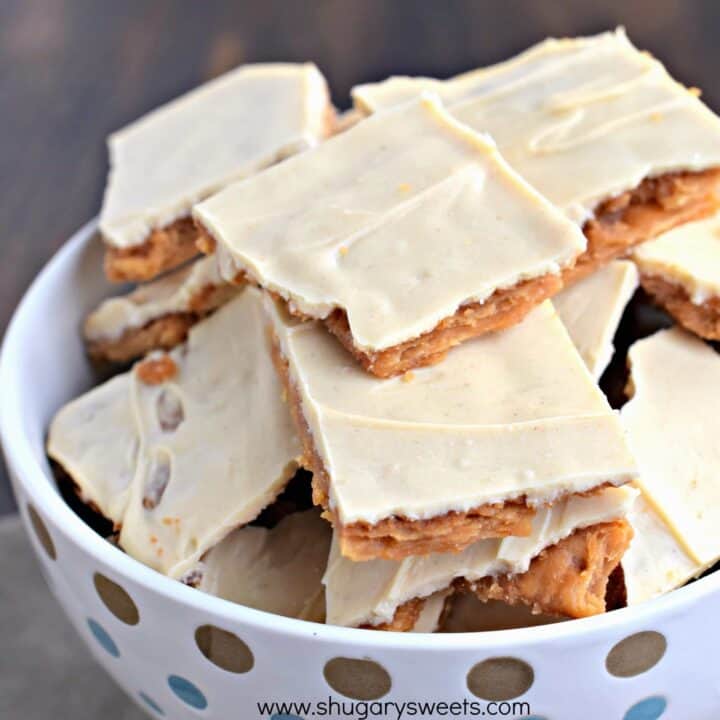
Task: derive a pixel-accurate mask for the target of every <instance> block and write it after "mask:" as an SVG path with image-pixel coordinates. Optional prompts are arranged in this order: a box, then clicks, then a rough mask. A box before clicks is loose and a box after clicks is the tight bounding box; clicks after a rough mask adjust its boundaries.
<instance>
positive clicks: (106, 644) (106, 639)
mask: <svg viewBox="0 0 720 720" xmlns="http://www.w3.org/2000/svg"><path fill="white" fill-rule="evenodd" d="M87 624H88V627H89V628H90V632H91V633H92V634H93V635H94V636H95V639H96V640H97V641H98V643H100V645H101V646H102V647H103V649H104V650H106V651H107V652H108V654H110V655H112V656H113V657H115V658H116V657H120V651H119V650H118V647H117V645H116V644H115V642H114V641H113V639H112V638H111V637H110V636H109V635H108V634H107V632H106V631H105V630H104V629H103V628H102V627H101V626H100V625H98V623H96V622H95V621H94V620H90V619H88V621H87Z"/></svg>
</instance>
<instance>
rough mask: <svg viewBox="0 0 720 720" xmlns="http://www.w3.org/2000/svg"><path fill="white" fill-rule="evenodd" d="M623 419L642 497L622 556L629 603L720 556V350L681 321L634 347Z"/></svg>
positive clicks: (680, 581)
mask: <svg viewBox="0 0 720 720" xmlns="http://www.w3.org/2000/svg"><path fill="white" fill-rule="evenodd" d="M629 360H630V367H631V379H632V383H633V385H634V388H635V393H634V395H633V397H632V399H631V400H630V401H629V402H628V403H627V404H626V405H625V406H624V407H623V409H622V420H623V424H624V425H625V427H626V428H627V431H628V439H629V441H630V445H631V447H632V449H633V451H634V453H635V456H636V457H637V461H638V466H639V469H640V477H639V479H638V481H637V483H636V485H637V487H638V488H639V489H640V490H641V493H642V495H641V497H640V498H639V501H638V504H637V506H636V508H635V509H634V511H633V512H632V514H631V517H630V519H631V522H632V524H633V525H634V527H635V537H634V538H633V541H632V543H631V544H630V548H629V550H628V551H627V552H626V553H625V557H624V558H623V569H624V571H625V585H626V587H627V594H628V604H635V603H638V602H641V601H643V600H647V599H650V598H652V597H655V596H656V595H659V594H661V593H664V592H667V591H669V590H672V589H673V588H676V587H678V586H680V585H682V584H683V583H685V582H687V581H688V580H689V579H691V578H693V577H695V576H697V575H699V574H701V573H702V572H704V571H705V570H706V569H707V568H709V567H710V566H712V565H713V564H714V563H715V562H717V561H718V559H720V537H719V536H718V527H719V526H720V470H718V468H720V445H719V444H718V440H717V439H718V434H719V433H720V420H719V419H718V412H717V410H718V408H719V407H720V357H718V354H717V353H716V352H715V351H714V350H713V349H712V348H711V347H710V346H709V345H706V344H705V343H704V342H702V341H701V340H698V339H697V338H695V337H693V336H691V335H689V334H688V333H686V332H684V331H683V330H680V329H678V328H672V329H670V330H663V331H660V332H658V333H656V334H655V335H652V336H651V337H649V338H646V339H644V340H640V341H638V342H637V343H635V344H634V345H633V346H632V347H631V348H630V355H629Z"/></svg>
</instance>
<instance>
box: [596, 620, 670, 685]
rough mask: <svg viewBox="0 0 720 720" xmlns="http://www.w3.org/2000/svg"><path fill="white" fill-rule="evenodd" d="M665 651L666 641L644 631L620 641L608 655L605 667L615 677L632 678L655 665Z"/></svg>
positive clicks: (650, 631) (652, 632) (658, 634)
mask: <svg viewBox="0 0 720 720" xmlns="http://www.w3.org/2000/svg"><path fill="white" fill-rule="evenodd" d="M666 649H667V641H666V640H665V637H664V636H663V635H661V634H660V633H659V632H655V631H653V630H646V631H645V632H639V633H636V634H635V635H630V636H629V637H626V638H625V639H624V640H621V641H620V642H619V643H617V645H615V647H613V649H612V650H611V651H610V652H609V653H608V656H607V658H606V660H605V667H606V668H607V671H608V672H609V673H610V674H611V675H615V676H616V677H623V678H626V677H633V676H635V675H640V674H641V673H644V672H647V671H648V670H649V669H650V668H651V667H653V666H655V665H657V664H658V663H659V662H660V660H661V659H662V656H663V655H664V654H665V650H666Z"/></svg>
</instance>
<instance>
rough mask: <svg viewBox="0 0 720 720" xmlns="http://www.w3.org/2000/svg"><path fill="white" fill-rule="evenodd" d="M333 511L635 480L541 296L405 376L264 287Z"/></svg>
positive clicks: (424, 513) (361, 511) (412, 513)
mask: <svg viewBox="0 0 720 720" xmlns="http://www.w3.org/2000/svg"><path fill="white" fill-rule="evenodd" d="M266 304H267V308H268V312H269V313H270V316H271V318H272V321H273V326H274V329H275V333H276V335H277V337H278V340H279V343H280V349H281V351H282V353H283V355H284V357H285V359H286V360H287V361H288V364H289V369H290V377H291V381H292V382H293V383H294V385H295V387H296V388H297V391H298V393H299V395H300V398H301V404H302V412H303V415H304V417H305V420H306V422H307V424H308V427H309V429H310V432H311V433H312V437H313V440H314V444H315V447H316V449H317V452H318V454H319V456H320V458H321V459H322V461H323V464H324V466H325V468H326V470H327V472H328V474H329V476H330V479H331V482H330V493H329V496H330V507H331V508H332V509H333V510H334V511H336V513H337V516H338V518H339V520H340V522H342V523H351V522H355V521H360V520H362V521H366V522H368V523H370V524H373V523H376V522H378V521H379V520H381V519H384V518H388V517H391V516H393V515H397V516H402V517H406V518H410V519H420V518H429V517H434V516H440V515H444V514H446V513H447V512H449V511H451V510H457V511H467V510H470V509H472V508H475V507H478V506H480V505H484V504H486V503H502V502H505V501H507V500H511V499H515V498H520V497H523V496H525V497H526V498H527V502H528V503H530V504H531V505H541V504H543V503H546V502H550V501H552V500H554V499H555V498H557V497H558V496H559V495H561V494H564V493H575V492H583V491H585V490H589V489H590V488H593V487H596V486H598V485H601V484H604V483H611V484H614V485H620V484H622V483H624V482H627V481H629V480H631V479H632V478H633V477H634V474H635V463H634V459H633V458H632V456H631V454H630V452H629V449H628V448H627V445H626V443H625V439H624V437H623V433H622V428H621V426H620V421H619V418H618V416H617V414H616V413H614V412H613V411H612V410H611V409H610V407H609V405H608V403H607V400H606V399H605V397H604V395H603V394H602V393H601V392H600V390H599V389H598V387H597V386H596V384H595V382H594V381H593V379H592V377H591V376H590V374H589V373H588V371H587V368H586V367H585V365H584V363H583V362H582V359H581V358H580V356H579V355H578V353H577V351H576V350H575V348H574V347H573V345H572V342H571V340H570V338H569V337H568V334H567V331H566V330H565V328H564V327H563V325H562V323H561V321H560V319H559V318H558V316H557V314H556V313H555V310H554V309H553V307H552V304H551V303H550V302H549V301H548V302H545V303H543V304H542V305H541V306H540V307H538V308H536V309H535V310H534V311H533V312H532V313H530V314H529V315H528V317H527V318H526V319H525V320H524V321H523V322H521V323H520V324H518V325H516V326H514V327H512V328H510V329H508V330H505V331H503V332H500V333H491V334H489V335H486V336H483V337H481V338H477V339H476V340H473V341H471V342H467V343H464V344H463V345H461V346H459V347H457V348H455V349H454V350H452V351H451V352H450V353H449V354H448V356H447V358H446V359H445V360H444V361H443V362H441V363H439V364H437V365H434V366H431V367H426V368H421V369H420V370H416V371H414V372H413V373H409V374H407V375H406V376H404V377H397V378H391V379H389V380H380V379H377V378H374V377H372V376H370V375H368V374H367V373H366V372H364V371H363V370H362V369H361V368H360V367H359V366H358V365H357V363H355V361H354V360H353V358H352V357H351V356H350V355H349V354H348V353H347V352H346V351H345V350H344V349H343V348H342V347H340V345H339V344H338V343H337V342H336V341H335V339H334V338H332V337H331V336H330V334H329V333H328V332H327V331H326V330H325V329H324V328H323V327H322V326H321V325H320V324H319V323H317V322H316V321H308V322H300V321H297V320H295V319H293V318H291V317H289V316H288V314H287V313H286V312H284V309H283V308H282V307H281V306H280V305H279V304H278V303H276V302H273V301H272V300H270V299H269V298H268V301H267V303H266Z"/></svg>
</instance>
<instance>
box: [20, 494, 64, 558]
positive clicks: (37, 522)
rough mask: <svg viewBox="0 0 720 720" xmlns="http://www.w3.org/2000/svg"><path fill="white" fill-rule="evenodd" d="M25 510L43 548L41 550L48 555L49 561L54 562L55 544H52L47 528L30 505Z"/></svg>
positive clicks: (55, 556)
mask: <svg viewBox="0 0 720 720" xmlns="http://www.w3.org/2000/svg"><path fill="white" fill-rule="evenodd" d="M27 510H28V515H29V516H30V522H31V523H32V526H33V530H34V531H35V536H36V537H37V539H38V542H39V543H40V544H41V545H42V546H43V550H45V552H46V553H47V554H48V557H49V558H50V559H51V560H55V559H56V558H57V552H56V551H55V543H54V542H53V540H52V537H50V532H49V531H48V529H47V526H46V525H45V523H44V522H43V519H42V518H41V517H40V515H39V513H38V511H37V510H36V509H35V508H34V507H33V506H32V505H28V507H27Z"/></svg>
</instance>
